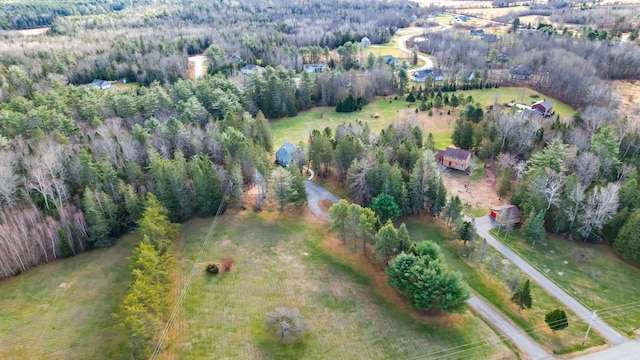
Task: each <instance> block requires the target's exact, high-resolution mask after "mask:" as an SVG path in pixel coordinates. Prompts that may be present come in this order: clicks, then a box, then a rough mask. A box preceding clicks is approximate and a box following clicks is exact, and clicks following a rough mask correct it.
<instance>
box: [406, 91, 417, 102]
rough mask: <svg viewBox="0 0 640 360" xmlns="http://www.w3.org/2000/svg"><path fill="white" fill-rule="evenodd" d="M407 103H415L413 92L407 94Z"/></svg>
mask: <svg viewBox="0 0 640 360" xmlns="http://www.w3.org/2000/svg"><path fill="white" fill-rule="evenodd" d="M407 102H408V103H411V104H413V103H414V102H416V97H415V96H414V95H413V91H412V92H410V93H409V96H407Z"/></svg>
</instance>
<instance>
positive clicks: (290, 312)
mask: <svg viewBox="0 0 640 360" xmlns="http://www.w3.org/2000/svg"><path fill="white" fill-rule="evenodd" d="M264 328H265V330H266V331H268V332H271V333H274V334H275V335H276V336H277V338H278V341H280V342H281V343H285V344H291V343H295V342H297V341H298V340H300V339H302V337H303V336H304V334H305V333H306V332H307V325H306V324H305V322H304V321H303V320H302V316H301V315H300V311H298V309H296V308H288V307H284V306H278V307H276V308H275V310H274V311H271V312H268V313H266V314H264Z"/></svg>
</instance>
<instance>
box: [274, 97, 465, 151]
mask: <svg viewBox="0 0 640 360" xmlns="http://www.w3.org/2000/svg"><path fill="white" fill-rule="evenodd" d="M405 99H406V96H403V97H400V96H398V99H397V100H394V96H385V97H379V98H377V99H376V100H375V101H372V102H371V103H369V104H368V105H366V106H365V107H364V108H363V109H362V110H361V111H356V112H352V113H337V112H336V110H335V107H333V106H321V107H315V108H313V109H311V110H307V111H302V112H300V113H299V114H298V115H297V116H295V117H292V118H283V119H277V120H272V121H271V131H272V133H273V137H274V146H275V147H276V148H279V147H280V146H281V145H282V143H283V142H285V141H288V142H290V143H292V144H298V143H299V142H300V141H302V142H304V143H305V144H306V143H307V140H308V139H309V135H310V134H311V131H312V130H313V129H318V130H323V129H324V128H325V127H327V126H328V127H330V128H331V130H332V131H333V130H335V128H336V126H338V125H340V124H343V123H348V122H351V121H356V120H360V121H362V122H363V123H364V122H366V123H368V124H369V126H370V127H371V130H372V133H373V134H379V133H380V130H382V129H384V128H386V127H387V126H389V125H390V124H392V123H393V122H394V121H396V120H401V119H410V120H411V121H413V122H414V123H415V124H416V125H417V126H419V127H420V128H421V129H422V131H423V134H424V138H425V139H426V136H427V134H428V133H432V134H433V136H434V139H435V141H436V146H437V147H442V148H444V147H446V146H447V145H450V144H451V133H452V132H453V124H454V123H455V119H454V118H453V116H454V114H455V113H457V112H454V113H452V117H449V118H448V117H447V115H446V113H447V112H446V110H444V111H443V115H439V113H436V112H435V111H434V115H433V116H429V115H428V114H427V112H426V111H420V112H419V113H417V114H416V112H415V109H416V108H417V107H418V106H419V105H420V104H419V103H414V104H412V105H410V104H409V103H407V102H406V101H405ZM434 110H435V109H434ZM375 114H378V118H374V117H373V116H374V115H375ZM448 119H449V120H450V124H449V123H447V120H448Z"/></svg>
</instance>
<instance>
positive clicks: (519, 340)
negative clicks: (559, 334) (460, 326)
mask: <svg viewBox="0 0 640 360" xmlns="http://www.w3.org/2000/svg"><path fill="white" fill-rule="evenodd" d="M467 303H468V304H469V306H471V307H472V308H473V309H474V310H475V311H476V312H477V313H478V314H480V315H481V316H482V317H484V318H485V319H486V320H487V321H488V322H489V323H491V324H493V325H494V326H495V327H497V328H498V329H499V330H500V331H502V333H503V334H505V335H506V336H508V337H509V338H511V340H512V341H513V343H514V344H516V345H517V346H518V348H520V350H522V351H523V352H524V353H525V354H527V355H528V356H529V358H530V359H531V360H542V359H554V357H553V356H551V355H550V354H549V353H547V352H546V351H544V350H543V349H542V348H541V347H540V346H539V345H538V344H536V343H535V342H534V341H533V340H531V338H530V337H529V335H527V334H525V333H524V332H523V331H522V330H520V329H519V328H518V327H516V326H515V325H514V324H513V323H512V322H511V321H510V320H508V319H507V318H505V317H504V315H503V314H502V313H500V312H499V311H498V310H496V309H495V308H494V307H493V306H491V305H489V304H488V303H487V302H486V301H484V300H483V299H481V298H479V297H477V296H475V295H472V296H471V299H469V300H468V301H467Z"/></svg>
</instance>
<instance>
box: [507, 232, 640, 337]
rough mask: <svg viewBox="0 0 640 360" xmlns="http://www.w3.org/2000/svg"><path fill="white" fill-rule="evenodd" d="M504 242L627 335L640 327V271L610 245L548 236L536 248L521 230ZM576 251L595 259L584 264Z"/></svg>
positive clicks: (548, 234) (603, 319)
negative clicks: (584, 252)
mask: <svg viewBox="0 0 640 360" xmlns="http://www.w3.org/2000/svg"><path fill="white" fill-rule="evenodd" d="M503 238H504V236H500V237H499V239H500V240H502V239H503ZM503 243H504V244H505V245H507V246H509V248H511V249H512V250H513V251H515V252H516V253H517V254H518V255H520V256H521V257H523V258H524V259H525V260H527V262H529V263H530V264H531V265H532V266H533V267H535V268H536V269H537V270H538V271H540V272H541V273H543V274H545V275H546V276H547V277H548V278H549V279H551V280H552V281H553V282H555V283H556V284H557V285H558V286H560V287H561V288H562V289H563V290H564V291H566V292H567V293H569V294H570V295H571V296H573V297H574V298H575V299H576V300H578V301H580V302H581V303H582V304H583V305H585V306H586V307H587V308H589V309H595V310H598V317H599V318H600V319H602V321H604V322H606V323H607V324H609V325H611V326H613V327H614V328H616V329H617V330H618V331H620V332H621V333H622V334H623V335H627V336H631V335H633V333H634V332H637V330H638V329H639V328H640V306H638V294H640V283H639V282H638V279H640V269H639V268H637V267H635V266H633V265H631V264H629V263H626V262H624V261H623V260H622V259H620V258H619V257H618V256H617V255H616V254H615V252H614V251H613V249H612V248H611V246H610V245H609V244H584V243H582V242H579V241H571V240H568V239H566V238H564V237H561V236H557V235H554V234H550V233H547V236H546V239H545V240H544V241H542V242H538V243H536V244H535V246H534V247H533V248H532V247H531V244H530V243H527V242H526V241H525V240H524V235H523V233H522V231H520V230H517V231H514V232H513V233H511V234H509V236H508V237H507V240H506V241H503ZM576 249H579V250H582V251H587V252H591V256H589V257H588V260H586V261H585V262H580V261H578V258H577V257H576V255H575V254H574V253H573V252H574V251H577V250H576Z"/></svg>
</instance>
